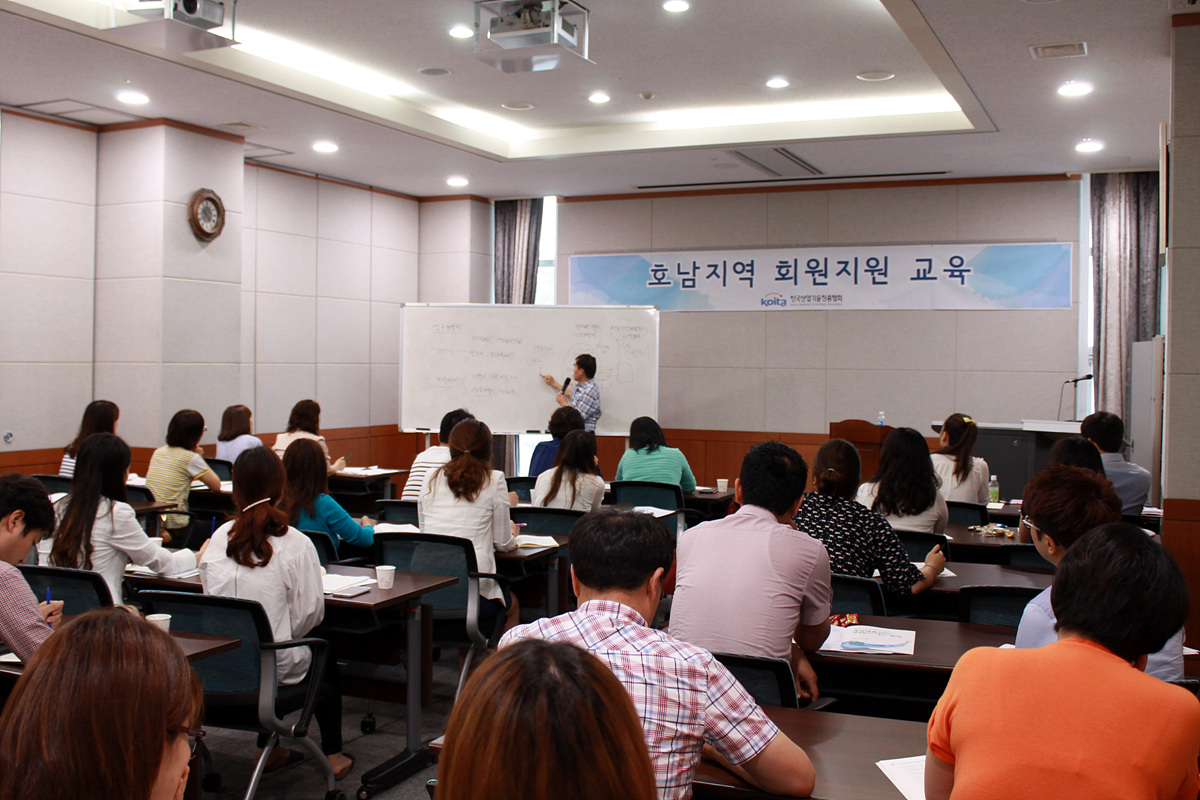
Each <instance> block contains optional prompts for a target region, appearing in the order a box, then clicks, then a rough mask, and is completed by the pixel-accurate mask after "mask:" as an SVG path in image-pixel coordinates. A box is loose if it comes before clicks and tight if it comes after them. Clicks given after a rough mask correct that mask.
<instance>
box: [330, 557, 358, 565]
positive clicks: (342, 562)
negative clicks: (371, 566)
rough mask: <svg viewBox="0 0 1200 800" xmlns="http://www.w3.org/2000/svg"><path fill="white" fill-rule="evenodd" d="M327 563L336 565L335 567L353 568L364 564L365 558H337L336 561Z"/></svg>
mask: <svg viewBox="0 0 1200 800" xmlns="http://www.w3.org/2000/svg"><path fill="white" fill-rule="evenodd" d="M329 563H331V564H337V565H339V566H343V567H353V566H356V565H358V564H366V563H367V557H366V556H354V557H353V558H339V559H338V560H337V561H331V562H329Z"/></svg>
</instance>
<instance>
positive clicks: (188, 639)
mask: <svg viewBox="0 0 1200 800" xmlns="http://www.w3.org/2000/svg"><path fill="white" fill-rule="evenodd" d="M171 638H172V639H174V640H175V643H176V644H177V645H179V648H180V649H181V650H183V655H184V657H185V658H186V659H187V660H188V661H199V660H200V659H202V658H208V657H209V656H215V655H219V654H221V653H228V652H229V651H230V650H236V649H238V648H239V647H241V646H242V641H241V639H227V638H225V637H224V636H209V635H208V634H206V633H189V632H188V631H175V630H173V631H171ZM24 669H25V665H24V664H22V663H20V662H10V661H5V662H2V663H0V673H4V674H7V675H20V674H21V673H22V671H24Z"/></svg>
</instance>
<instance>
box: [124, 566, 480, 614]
mask: <svg viewBox="0 0 1200 800" xmlns="http://www.w3.org/2000/svg"><path fill="white" fill-rule="evenodd" d="M326 570H327V571H328V572H329V573H330V574H331V575H368V576H370V577H372V578H373V577H375V570H374V569H371V568H368V567H345V566H340V565H337V564H330V565H329V566H327V567H326ZM125 578H126V580H129V581H131V582H132V583H133V584H134V585H135V586H137V587H138V588H141V589H167V590H169V591H176V592H199V591H200V590H201V587H200V576H199V575H193V576H191V577H189V578H168V577H166V576H165V575H138V574H136V573H128V572H127V573H125ZM457 580H458V579H457V578H447V577H443V576H441V575H421V574H419V573H415V572H397V573H396V579H395V582H394V583H393V584H392V588H390V589H380V588H379V585H378V584H371V585H370V586H369V587H367V591H366V592H365V593H363V594H360V595H358V596H356V597H333V596H332V595H328V594H327V595H325V605H326V606H332V607H335V608H352V609H359V610H363V611H378V610H380V609H384V608H388V607H390V606H394V605H398V604H400V603H403V602H405V601H407V600H411V599H413V598H414V597H419V596H421V595H423V594H428V593H429V592H432V591H436V590H437V589H442V588H445V587H447V586H451V585H453V584H454V583H456V582H457Z"/></svg>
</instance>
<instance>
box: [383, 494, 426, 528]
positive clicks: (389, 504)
mask: <svg viewBox="0 0 1200 800" xmlns="http://www.w3.org/2000/svg"><path fill="white" fill-rule="evenodd" d="M376 505H378V507H379V521H380V522H394V523H396V524H397V525H417V524H419V523H418V521H417V501H416V500H380V501H378V502H377V504H376Z"/></svg>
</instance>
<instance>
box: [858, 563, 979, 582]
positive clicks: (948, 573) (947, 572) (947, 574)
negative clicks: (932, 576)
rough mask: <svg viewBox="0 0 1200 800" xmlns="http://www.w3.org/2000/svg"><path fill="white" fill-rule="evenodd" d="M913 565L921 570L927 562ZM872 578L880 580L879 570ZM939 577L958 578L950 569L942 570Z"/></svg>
mask: <svg viewBox="0 0 1200 800" xmlns="http://www.w3.org/2000/svg"><path fill="white" fill-rule="evenodd" d="M912 565H913V566H914V567H916V568H917V569H920V568H921V567H923V566H925V562H924V561H914V562H912ZM871 577H872V578H878V577H879V570H875V572H874V573H872V575H871ZM938 577H939V578H957V577H958V576H957V575H956V574H954V573H953V572H951V571H950V569H949V568H948V567H945V568H943V569H942V571H941V572H939V573H938Z"/></svg>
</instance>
